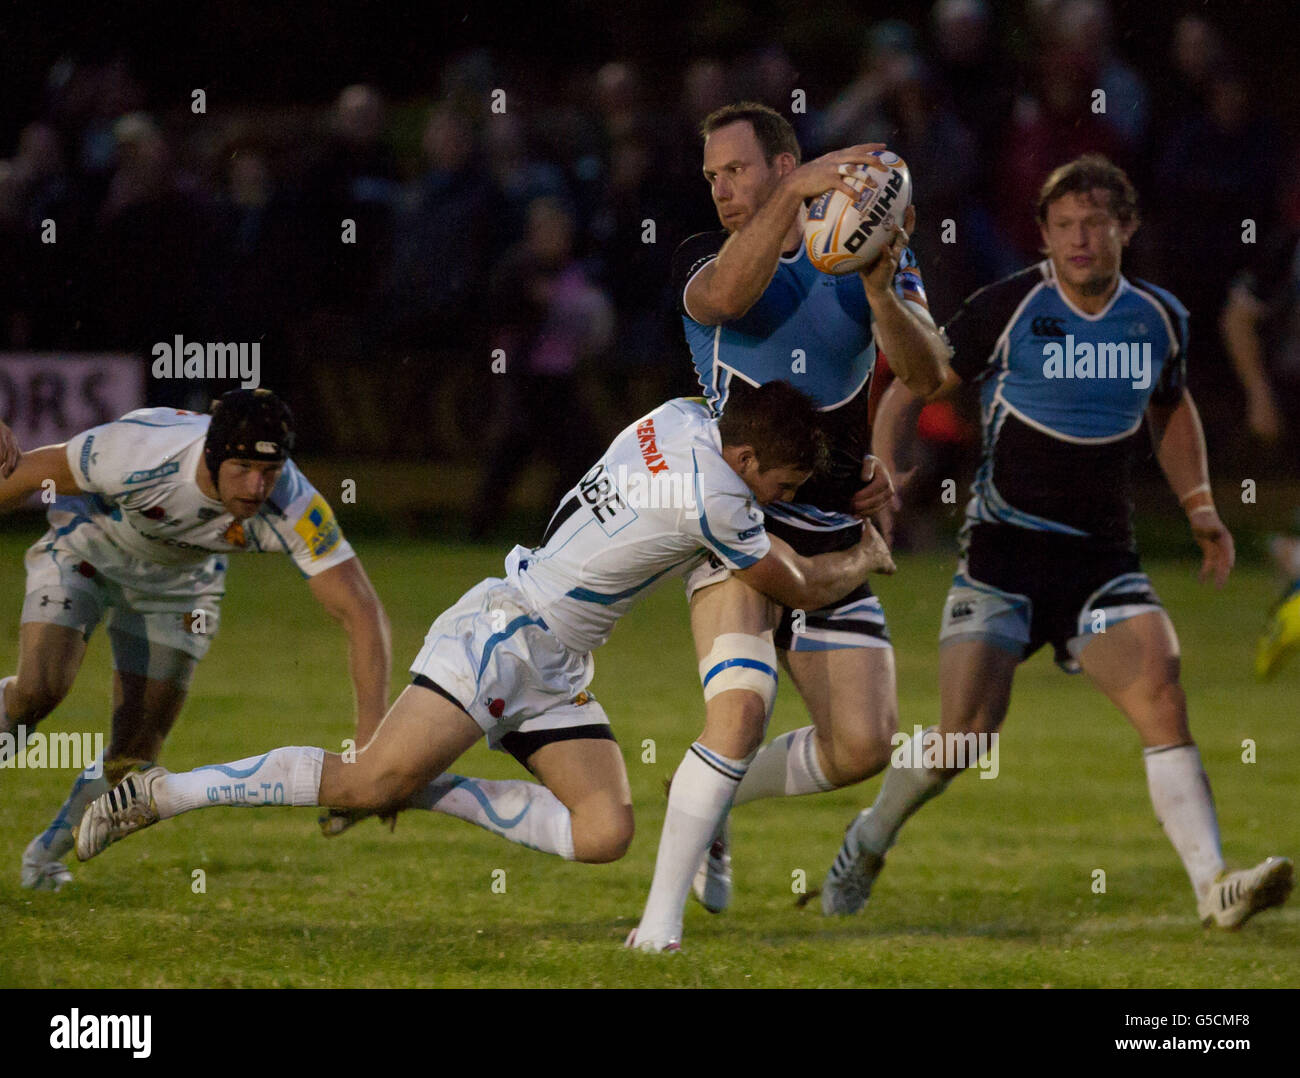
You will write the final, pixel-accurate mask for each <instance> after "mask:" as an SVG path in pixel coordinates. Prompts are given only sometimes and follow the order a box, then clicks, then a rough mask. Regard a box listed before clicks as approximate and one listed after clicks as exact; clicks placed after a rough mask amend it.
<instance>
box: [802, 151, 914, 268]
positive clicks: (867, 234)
mask: <svg viewBox="0 0 1300 1078" xmlns="http://www.w3.org/2000/svg"><path fill="white" fill-rule="evenodd" d="M874 156H875V157H876V158H877V159H878V160H879V161H880V163H881V165H883V166H885V168H884V169H883V170H882V169H879V168H873V167H872V166H870V165H850V166H848V175H846V176H845V177H844V182H845V183H846V184H848V185H849V186H850V187H852V188H854V189H855V190H857V191H860V192H861V194H860V195H858V197H857V199H856V200H854V201H852V202H850V201H849V196H848V195H846V194H845V193H844V192H843V191H827V192H826V193H825V194H824V195H820V196H818V197H817V198H816V199H814V200H813V204H812V205H811V206H810V207H809V208H808V219H807V221H805V222H804V227H803V236H804V247H805V248H807V251H808V260H809V261H810V262H811V263H812V264H813V265H814V266H816V267H817V268H818V269H819V270H821V271H822V272H823V273H834V274H837V275H838V274H843V273H857V271H858V270H860V269H862V267H863V266H868V265H870V264H871V263H872V262H874V261H875V260H876V256H877V255H879V254H880V252H881V251H882V250H883V249H884V247H885V245H886V244H888V243H891V242H892V241H893V238H894V233H895V231H896V230H897V229H899V228H902V227H903V214H904V213H906V212H907V207H908V205H909V204H910V203H911V201H912V176H911V173H909V172H908V171H907V164H906V162H904V161H903V159H902V158H901V157H899V156H898V154H896V153H890V152H889V151H888V150H884V151H882V152H880V153H878V154H875V155H874Z"/></svg>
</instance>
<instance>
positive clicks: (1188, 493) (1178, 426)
mask: <svg viewBox="0 0 1300 1078" xmlns="http://www.w3.org/2000/svg"><path fill="white" fill-rule="evenodd" d="M1147 420H1148V422H1149V423H1150V425H1151V439H1152V441H1153V442H1154V444H1155V447H1156V459H1157V460H1158V461H1159V462H1160V468H1161V470H1162V471H1163V472H1164V473H1165V478H1166V479H1167V480H1168V481H1169V486H1170V487H1171V488H1172V489H1173V492H1174V494H1175V495H1176V496H1177V497H1178V502H1179V504H1180V505H1181V506H1182V507H1183V512H1185V513H1186V514H1187V521H1188V523H1189V524H1190V525H1191V528H1192V535H1193V536H1194V537H1195V539H1196V542H1197V543H1198V544H1199V545H1200V548H1201V550H1202V552H1203V554H1204V558H1203V560H1202V563H1201V580H1202V581H1204V580H1205V579H1206V578H1207V577H1209V576H1210V575H1211V574H1213V576H1214V584H1215V587H1219V588H1221V587H1223V585H1224V583H1225V582H1226V581H1227V579H1228V573H1229V572H1230V571H1231V570H1232V566H1233V562H1234V561H1235V560H1236V552H1235V549H1234V547H1233V542H1232V534H1231V533H1230V532H1229V531H1228V529H1227V528H1226V527H1224V524H1223V521H1222V520H1220V519H1219V513H1218V510H1217V509H1215V507H1214V494H1213V492H1212V491H1211V490H1210V471H1209V466H1208V464H1207V462H1206V455H1205V432H1204V431H1203V430H1202V429H1201V417H1200V414H1199V413H1198V412H1197V410H1196V404H1195V402H1193V400H1192V395H1191V394H1190V393H1189V392H1188V391H1187V390H1186V389H1184V390H1183V391H1182V395H1181V397H1179V398H1178V400H1177V401H1176V402H1175V403H1172V404H1164V403H1156V402H1155V401H1153V402H1152V403H1150V404H1149V405H1148V406H1147Z"/></svg>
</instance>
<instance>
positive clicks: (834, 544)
mask: <svg viewBox="0 0 1300 1078" xmlns="http://www.w3.org/2000/svg"><path fill="white" fill-rule="evenodd" d="M778 512H780V513H781V516H780V517H779V518H778V517H776V516H773V515H772V514H770V513H767V514H764V518H763V519H764V525H765V527H766V528H767V531H768V534H769V535H775V536H777V537H779V538H781V539H784V540H785V541H786V542H787V543H789V544H790V546H791V547H793V548H794V551H795V553H797V554H802V555H803V556H804V557H806V558H811V557H815V556H816V555H818V554H828V553H831V552H833V551H837V550H847V549H848V548H849V547H851V546H853V545H854V544H855V543H857V542H858V540H859V539H861V538H862V524H861V523H858V524H855V525H852V526H850V527H847V528H846V527H840V528H829V527H826V526H825V525H822V524H820V523H819V522H818V521H817V520H816V519H815V518H814V517H813V516H812V515H810V514H809V515H805V514H802V513H798V512H796V511H795V510H793V509H792V508H791V507H788V506H781V507H778ZM801 525H807V526H801ZM773 642H774V643H775V644H776V646H777V647H778V648H782V649H784V650H786V651H838V650H840V649H842V648H868V647H889V646H890V641H889V627H888V626H887V625H886V624H885V610H884V607H882V606H881V605H880V599H879V598H877V597H876V595H875V593H874V592H873V591H872V590H871V585H870V584H867V583H864V584H862V585H861V586H860V587H857V588H855V589H854V590H853V591H851V592H849V594H848V595H846V596H845V597H844V598H843V599H841V600H840V601H839V602H837V603H833V604H832V605H831V606H824V607H822V608H821V609H820V610H806V611H805V610H791V609H789V608H787V609H785V610H784V611H782V613H781V624H780V625H779V626H777V630H776V634H775V638H774V641H773Z"/></svg>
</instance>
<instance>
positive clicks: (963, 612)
mask: <svg viewBox="0 0 1300 1078" xmlns="http://www.w3.org/2000/svg"><path fill="white" fill-rule="evenodd" d="M974 613H975V604H974V603H969V602H965V601H963V602H960V603H953V604H952V610H951V611H949V613H948V620H949V621H960V620H961V619H962V618H969V617H970V616H971V615H972V614H974Z"/></svg>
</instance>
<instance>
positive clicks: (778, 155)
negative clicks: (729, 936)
mask: <svg viewBox="0 0 1300 1078" xmlns="http://www.w3.org/2000/svg"><path fill="white" fill-rule="evenodd" d="M701 133H702V134H703V135H704V160H703V171H704V178H705V180H707V181H708V184H709V187H710V190H711V193H712V197H713V203H714V206H715V207H716V208H717V211H718V219H719V221H720V222H721V224H722V228H721V229H720V230H718V231H716V232H706V233H701V234H700V235H698V236H693V237H691V238H690V239H688V240H686V241H685V242H684V243H683V244H682V245H681V247H680V248H679V249H678V251H677V253H676V255H675V257H674V261H673V284H672V288H673V293H674V295H675V297H676V300H677V303H678V309H679V313H680V315H681V320H682V326H683V328H684V331H685V335H686V342H687V344H688V345H689V347H690V350H691V355H692V359H693V362H694V364H695V371H696V376H697V377H698V378H699V381H700V385H701V386H702V387H703V389H704V393H705V395H706V397H707V398H708V401H709V403H710V405H711V406H712V407H713V409H714V410H715V411H716V412H719V413H721V414H723V415H725V414H726V412H727V409H728V408H730V407H732V406H733V405H734V404H735V403H736V402H737V401H741V400H743V399H744V398H745V397H746V396H748V395H749V394H751V393H753V392H754V390H755V387H757V386H760V385H763V384H765V383H767V382H769V381H772V380H773V379H781V378H787V379H789V380H790V381H791V382H793V383H794V384H795V385H797V386H798V387H799V388H800V389H802V390H804V391H805V392H807V393H808V394H809V395H810V396H812V398H813V399H814V400H815V401H816V402H817V407H818V412H819V416H820V420H821V424H822V427H823V429H824V430H825V432H826V435H827V438H828V440H829V442H830V453H831V461H830V467H829V468H828V469H827V471H826V473H825V474H824V475H822V476H820V477H817V478H815V479H813V480H812V481H810V482H809V483H807V484H805V485H804V487H803V488H802V489H801V490H800V492H799V497H798V498H797V499H795V500H793V501H790V500H785V501H781V502H777V503H774V504H772V505H769V506H766V507H764V521H765V524H766V526H767V529H768V531H769V532H770V533H771V534H773V535H779V536H780V537H781V538H782V539H784V540H785V541H786V542H787V543H789V544H790V546H791V547H793V548H794V549H795V550H798V551H799V552H800V553H801V554H805V555H814V554H818V553H821V552H823V551H833V550H841V549H844V548H846V547H849V546H852V545H853V544H854V543H856V542H857V541H858V537H859V535H860V534H861V533H862V528H863V518H864V517H867V516H870V515H871V514H872V513H874V512H875V511H876V510H877V509H879V508H880V507H881V506H882V505H884V504H886V503H887V502H888V500H889V498H890V496H891V494H892V485H891V482H890V478H889V476H888V474H887V473H886V472H885V470H884V469H883V468H881V467H879V466H878V463H877V462H876V461H875V460H874V458H871V457H869V456H868V454H867V448H868V446H869V444H870V434H869V429H868V416H867V408H868V401H869V397H870V389H871V376H872V373H873V371H874V369H875V363H876V347H877V345H879V346H880V348H881V349H882V350H883V351H884V352H885V353H886V354H888V356H889V359H890V362H891V364H892V366H893V369H894V370H895V371H896V372H897V374H898V376H899V378H901V379H902V380H903V381H904V383H905V384H907V385H910V386H911V387H912V388H913V389H915V390H916V391H917V392H918V393H928V392H929V391H931V390H932V389H934V388H936V387H937V386H938V385H939V384H940V383H941V382H942V380H943V376H944V372H945V370H946V366H945V361H946V359H947V355H948V348H947V345H946V344H945V343H944V341H943V338H942V337H941V336H940V335H939V332H938V330H937V329H936V328H935V326H934V323H933V322H932V321H931V319H930V314H929V310H928V308H927V305H926V299H925V289H924V287H923V285H922V283H921V276H920V272H919V271H918V269H917V266H916V260H915V258H914V257H913V256H912V253H911V251H910V250H908V248H907V241H908V238H907V234H906V231H905V230H904V231H900V232H899V234H898V235H897V236H896V237H895V239H894V242H893V243H892V244H891V245H890V246H889V247H887V248H886V249H885V251H884V252H883V254H882V256H881V257H880V258H878V259H877V260H876V261H875V262H874V263H872V264H871V265H869V266H868V267H866V268H865V269H864V270H862V271H861V272H859V273H849V274H846V275H843V276H832V275H830V274H826V273H822V272H821V271H819V270H818V269H816V268H815V267H814V266H813V265H812V264H811V263H810V262H809V260H808V257H807V252H806V250H805V248H804V244H803V226H804V221H805V217H806V214H805V212H804V200H805V199H808V198H812V197H815V196H817V195H820V194H822V193H823V192H825V191H831V190H843V191H846V192H848V193H849V194H851V195H852V196H853V197H857V195H856V192H853V191H852V189H851V188H849V187H847V186H846V185H845V183H844V181H843V176H844V174H845V173H846V172H847V170H848V169H849V168H850V167H851V166H853V165H856V164H868V165H870V164H872V163H873V162H875V163H878V158H877V157H876V156H875V155H876V154H877V153H878V151H880V150H881V149H883V147H882V146H881V145H880V144H874V143H873V144H866V145H861V146H853V147H850V148H848V149H845V150H840V151H837V152H835V153H830V154H827V155H825V156H823V157H820V158H818V159H816V160H814V161H809V162H808V163H807V164H803V165H801V164H800V150H799V143H798V141H797V140H796V138H795V134H794V131H793V129H792V128H791V126H790V124H789V122H788V121H786V119H785V118H784V117H782V116H781V115H780V114H779V113H777V112H774V111H773V110H772V109H770V108H767V107H766V106H763V105H756V104H753V103H751V102H742V103H740V104H737V105H729V106H727V107H726V108H722V109H719V110H718V111H717V112H714V113H712V114H711V115H710V116H708V117H707V118H706V119H705V120H704V123H703V124H702V125H701ZM914 221H915V212H914V211H913V210H912V209H910V208H909V209H908V211H907V217H906V219H905V225H906V228H908V229H910V228H912V227H913V222H914ZM687 593H688V595H689V597H690V603H691V629H692V633H693V635H694V637H695V648H696V656H697V658H698V659H699V663H700V678H701V681H702V682H703V686H704V699H705V713H706V722H707V723H708V725H709V727H710V728H711V729H714V730H716V731H718V732H719V736H720V737H721V738H723V739H724V740H725V741H726V743H727V745H728V750H727V753H726V755H727V756H728V757H729V760H730V762H729V763H728V764H727V765H726V766H725V767H724V768H723V769H722V771H721V772H719V771H716V770H715V771H712V772H710V771H708V770H706V769H703V768H700V767H699V766H698V762H697V761H696V760H694V759H693V758H692V757H691V756H690V754H687V756H686V758H685V759H684V760H683V762H682V766H681V768H679V770H678V771H677V773H676V774H675V775H674V777H673V782H672V787H671V789H670V791H669V797H668V812H667V816H666V818H665V825H664V835H663V840H662V842H661V845H660V850H659V859H658V863H657V864H656V868H655V878H654V883H653V884H652V887H651V893H650V896H649V899H648V900H647V903H646V910H645V913H644V914H643V916H642V920H641V928H640V929H639V931H638V937H637V938H638V940H640V941H641V945H642V946H643V947H645V948H647V949H651V950H654V949H658V948H661V947H663V946H665V945H667V944H668V943H670V942H671V941H672V940H674V939H677V938H680V935H681V922H682V915H683V911H682V906H683V905H684V903H685V900H686V895H687V893H688V892H689V890H690V889H691V885H692V882H693V883H694V893H695V896H696V898H698V899H699V900H700V902H701V903H702V904H703V905H704V906H705V908H707V909H709V910H711V911H713V912H718V911H720V910H722V909H723V908H725V907H726V906H727V904H728V902H729V901H730V896H731V856H730V852H729V849H728V845H729V844H728V841H727V832H726V828H725V821H726V814H727V812H728V811H729V809H730V807H731V805H732V804H733V803H734V804H742V803H744V802H747V801H753V800H756V799H759V798H768V797H790V796H795V795H799V794H811V793H819V792H823V791H826V790H832V789H835V788H837V787H841V786H847V785H850V784H852V783H855V782H860V781H861V780H863V779H864V778H867V777H868V776H870V775H873V774H875V773H876V772H877V771H879V770H880V769H881V768H882V767H884V766H885V764H886V763H887V762H888V760H889V752H890V738H891V736H892V735H893V733H894V731H895V729H896V728H897V724H898V702H897V690H896V688H895V682H894V653H893V648H892V646H891V645H890V642H889V633H888V630H887V629H886V626H885V614H884V611H883V609H882V608H881V605H880V600H879V599H877V598H876V596H875V595H873V594H872V592H871V589H870V587H868V586H866V585H865V584H864V585H863V586H862V587H861V588H859V589H856V590H855V591H853V592H851V593H849V594H848V595H846V596H845V597H844V598H843V599H841V600H840V601H839V602H837V603H835V604H834V605H833V606H826V607H821V608H806V609H805V608H798V607H790V606H788V605H787V606H785V607H780V606H775V605H773V604H771V603H769V602H767V601H766V599H765V598H764V597H763V596H761V595H759V594H758V593H757V592H755V591H754V590H753V589H752V588H748V587H745V586H744V585H743V584H742V583H741V582H740V581H738V580H736V579H735V578H734V577H733V575H732V574H731V573H730V572H729V571H728V569H727V567H726V566H724V565H720V564H717V563H714V564H708V565H703V566H701V567H700V568H699V569H698V570H697V571H696V572H695V573H694V574H693V575H692V576H691V578H690V579H689V581H688V583H687ZM778 652H779V653H780V659H781V663H782V665H784V666H785V668H786V671H787V672H788V673H789V675H790V679H791V681H792V682H793V683H794V686H795V688H796V689H798V691H799V694H800V696H802V697H803V700H804V703H805V704H806V705H807V708H808V713H809V717H810V718H811V720H812V721H811V723H810V724H809V725H807V726H803V727H801V728H799V729H797V730H794V731H792V732H790V733H786V734H782V735H781V736H780V737H777V738H775V739H774V740H772V741H771V742H770V743H769V744H767V745H766V746H763V747H762V748H761V749H760V748H759V745H760V744H761V742H762V739H763V734H764V732H765V730H766V728H767V721H768V718H769V717H770V715H771V710H772V705H773V702H774V700H775V698H776V677H775V673H774V674H773V676H772V677H771V678H770V679H769V680H767V681H766V682H760V681H758V680H756V679H749V680H748V681H741V680H739V679H738V678H737V676H736V671H737V669H738V668H737V667H735V666H734V665H731V663H732V662H733V661H736V660H742V659H744V658H746V657H753V656H763V657H764V659H765V662H766V663H767V664H768V665H770V666H771V668H772V669H773V671H775V669H776V662H775V661H774V660H775V659H776V656H777V653H778ZM724 773H725V774H724ZM706 818H718V819H719V820H720V823H719V826H717V827H716V828H715V830H714V831H713V832H712V833H710V832H708V831H706V830H702V829H704V828H706V826H707V825H706V824H705V823H704V822H702V821H704V820H705V819H706Z"/></svg>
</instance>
